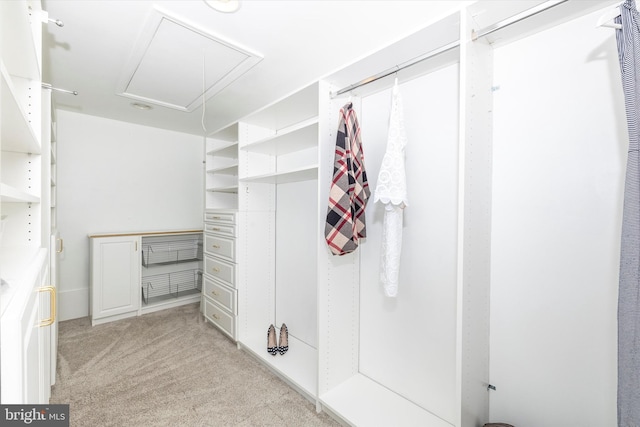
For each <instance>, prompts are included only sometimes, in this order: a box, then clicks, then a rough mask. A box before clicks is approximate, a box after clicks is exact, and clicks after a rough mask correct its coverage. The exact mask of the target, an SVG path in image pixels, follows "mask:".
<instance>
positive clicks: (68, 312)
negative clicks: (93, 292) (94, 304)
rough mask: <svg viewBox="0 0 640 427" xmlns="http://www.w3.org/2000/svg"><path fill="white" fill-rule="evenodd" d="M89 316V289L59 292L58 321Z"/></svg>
mask: <svg viewBox="0 0 640 427" xmlns="http://www.w3.org/2000/svg"><path fill="white" fill-rule="evenodd" d="M88 315H89V288H83V289H73V290H70V291H61V292H58V321H60V322H62V321H64V320H71V319H78V318H80V317H87V316H88Z"/></svg>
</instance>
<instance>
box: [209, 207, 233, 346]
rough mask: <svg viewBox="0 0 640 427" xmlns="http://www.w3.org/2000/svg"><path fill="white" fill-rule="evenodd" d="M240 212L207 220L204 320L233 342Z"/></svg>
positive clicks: (213, 214)
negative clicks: (238, 218) (238, 219)
mask: <svg viewBox="0 0 640 427" xmlns="http://www.w3.org/2000/svg"><path fill="white" fill-rule="evenodd" d="M237 215H238V214H237V212H236V211H233V210H207V211H206V212H205V216H204V221H205V222H204V224H205V232H204V245H203V247H204V269H203V271H204V279H203V280H204V284H203V286H204V287H203V290H202V301H201V311H202V314H203V315H204V317H205V318H206V319H207V320H208V321H210V322H211V323H212V324H214V325H215V326H216V327H218V328H219V329H220V330H221V331H222V332H224V333H225V334H227V335H228V336H229V337H230V338H231V339H233V340H234V341H235V340H236V338H237V333H236V325H237V314H238V310H237V304H236V301H237V290H236V284H237V280H238V264H237V262H238V245H237V241H236V238H237V237H236V236H237V233H236V230H237V225H236V224H237V217H238V216H237Z"/></svg>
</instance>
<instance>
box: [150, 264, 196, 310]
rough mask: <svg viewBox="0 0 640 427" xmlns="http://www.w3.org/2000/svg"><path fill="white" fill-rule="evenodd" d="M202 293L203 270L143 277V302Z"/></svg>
mask: <svg viewBox="0 0 640 427" xmlns="http://www.w3.org/2000/svg"><path fill="white" fill-rule="evenodd" d="M201 291H202V270H199V269H190V270H183V271H174V272H170V273H164V274H154V275H150V276H143V277H142V302H143V303H144V304H149V303H150V302H156V301H159V300H165V299H172V298H179V297H182V296H186V295H193V294H197V293H200V292H201Z"/></svg>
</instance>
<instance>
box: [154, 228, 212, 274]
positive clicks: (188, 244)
mask: <svg viewBox="0 0 640 427" xmlns="http://www.w3.org/2000/svg"><path fill="white" fill-rule="evenodd" d="M197 260H202V234H198V235H190V236H159V237H150V238H145V239H143V240H142V265H144V266H145V267H148V266H149V265H154V264H168V263H177V262H188V261H197Z"/></svg>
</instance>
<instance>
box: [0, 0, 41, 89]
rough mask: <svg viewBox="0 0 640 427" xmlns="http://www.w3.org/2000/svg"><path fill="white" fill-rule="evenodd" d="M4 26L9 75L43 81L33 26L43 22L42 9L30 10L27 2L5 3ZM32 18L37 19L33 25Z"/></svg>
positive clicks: (5, 54) (0, 38) (2, 35)
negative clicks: (41, 79)
mask: <svg viewBox="0 0 640 427" xmlns="http://www.w3.org/2000/svg"><path fill="white" fill-rule="evenodd" d="M1 11H2V14H3V15H5V16H7V18H6V19H3V27H6V28H0V32H1V33H2V34H0V40H5V42H4V45H3V50H4V51H3V54H2V58H3V60H4V61H5V64H6V66H7V69H8V70H9V72H10V74H12V75H16V76H22V77H26V78H30V79H33V80H40V68H41V67H40V60H39V55H38V52H37V49H36V46H39V43H36V41H35V37H34V25H42V23H41V22H40V13H41V12H40V11H39V10H35V11H33V10H32V11H31V15H32V16H31V17H30V16H29V14H30V11H29V6H28V5H27V4H26V2H19V1H7V2H2V7H1ZM31 21H34V24H33V25H32V23H31Z"/></svg>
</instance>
